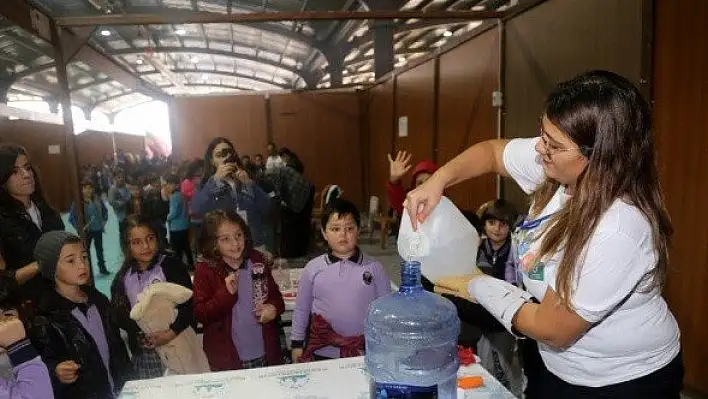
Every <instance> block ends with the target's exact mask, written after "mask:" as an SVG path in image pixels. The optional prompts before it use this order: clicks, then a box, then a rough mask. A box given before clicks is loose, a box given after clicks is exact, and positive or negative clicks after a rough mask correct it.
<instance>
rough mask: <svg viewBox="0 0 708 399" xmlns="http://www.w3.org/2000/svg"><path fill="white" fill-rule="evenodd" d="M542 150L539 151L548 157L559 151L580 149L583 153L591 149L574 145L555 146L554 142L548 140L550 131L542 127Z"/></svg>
mask: <svg viewBox="0 0 708 399" xmlns="http://www.w3.org/2000/svg"><path fill="white" fill-rule="evenodd" d="M539 149H541V150H542V151H539V153H541V155H546V156H548V157H552V156H554V155H556V154H558V153H561V152H566V151H580V152H581V153H582V152H583V151H590V148H589V147H573V148H562V147H558V146H555V145H553V144H550V143H549V140H548V133H546V131H544V130H543V128H541V147H540V148H539Z"/></svg>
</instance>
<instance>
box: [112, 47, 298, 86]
mask: <svg viewBox="0 0 708 399" xmlns="http://www.w3.org/2000/svg"><path fill="white" fill-rule="evenodd" d="M146 50H147V49H146V48H144V47H139V48H126V49H120V50H113V51H109V52H107V53H106V54H108V55H131V54H139V53H143V52H145V51H146ZM151 51H153V52H155V53H183V54H208V55H218V56H221V57H229V58H236V59H241V60H247V61H251V62H256V63H259V64H263V65H268V66H272V67H274V68H278V69H281V70H284V71H288V72H290V73H292V74H294V75H295V76H300V77H302V78H303V79H305V81H306V82H307V77H308V72H307V71H302V70H298V69H297V68H293V67H289V66H287V65H283V64H281V63H278V62H275V61H271V60H267V59H264V58H260V57H256V56H253V55H248V54H238V53H233V52H231V51H224V50H216V49H207V48H201V47H157V48H154V49H151Z"/></svg>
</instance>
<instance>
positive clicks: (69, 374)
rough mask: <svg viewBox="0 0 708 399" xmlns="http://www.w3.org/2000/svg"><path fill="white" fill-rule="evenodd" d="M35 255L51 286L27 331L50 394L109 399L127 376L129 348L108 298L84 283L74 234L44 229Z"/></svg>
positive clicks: (82, 254) (85, 268)
mask: <svg viewBox="0 0 708 399" xmlns="http://www.w3.org/2000/svg"><path fill="white" fill-rule="evenodd" d="M34 257H35V259H36V260H37V264H38V265H39V269H40V272H41V273H42V277H44V278H45V279H47V280H48V282H49V283H50V284H51V285H52V286H53V287H54V290H53V291H49V292H48V293H47V294H46V295H45V296H44V297H42V300H41V301H40V303H39V306H38V307H37V316H36V317H35V318H34V320H33V322H32V327H31V330H30V331H31V332H30V338H31V340H32V343H33V344H34V345H35V347H36V348H37V350H38V351H39V353H40V355H41V356H42V360H43V361H44V363H45V364H46V365H47V368H48V369H49V374H50V376H51V378H52V386H53V389H54V397H55V398H57V399H62V398H66V399H82V398H106V399H110V398H114V397H115V395H116V393H117V392H120V389H121V388H122V387H123V383H124V382H125V381H126V380H127V379H129V378H130V377H131V372H130V363H129V361H128V352H127V350H126V347H125V343H124V342H123V340H122V339H121V337H120V333H119V331H118V325H117V323H116V319H115V315H114V312H113V310H112V309H111V307H110V304H109V302H108V298H106V297H105V296H104V295H103V294H101V293H100V292H98V290H96V288H94V287H93V286H91V285H88V284H89V283H90V278H91V277H90V272H91V267H90V265H89V263H88V259H87V257H86V251H85V249H84V247H83V245H81V241H80V239H79V237H77V236H75V235H73V234H70V233H67V232H64V231H52V232H49V233H45V234H44V235H43V236H42V237H41V238H40V239H39V241H38V242H37V246H36V247H35V250H34Z"/></svg>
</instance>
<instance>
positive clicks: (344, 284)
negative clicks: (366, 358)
mask: <svg viewBox="0 0 708 399" xmlns="http://www.w3.org/2000/svg"><path fill="white" fill-rule="evenodd" d="M360 223H361V218H360V215H359V211H358V210H357V208H356V206H355V205H354V204H352V203H351V202H349V201H347V200H343V199H337V200H335V201H334V203H333V204H332V206H331V207H329V208H327V209H326V211H325V212H324V213H323V214H322V226H323V228H322V235H323V236H324V238H325V240H327V243H328V244H329V251H328V252H327V253H326V254H324V255H321V256H318V257H317V258H315V259H313V260H311V261H310V262H309V263H308V264H307V265H306V266H305V269H304V270H303V272H302V275H301V277H300V285H299V289H298V294H297V302H296V304H295V312H294V313H293V327H292V334H291V338H292V339H291V342H292V347H293V350H292V357H293V361H294V362H301V361H303V362H304V361H310V360H313V359H314V360H324V359H332V358H340V357H353V356H360V355H361V354H363V352H364V336H363V334H364V319H365V318H366V312H367V310H368V309H369V304H370V303H371V302H373V301H374V300H375V299H377V298H380V297H382V296H384V295H387V294H389V293H390V292H391V281H390V280H389V277H388V276H387V275H386V272H385V271H384V268H383V266H381V264H380V263H379V262H377V261H375V260H373V259H371V258H369V257H368V256H367V255H365V254H364V253H362V252H361V250H360V249H359V247H358V245H357V242H358V236H359V226H360ZM306 338H307V340H306Z"/></svg>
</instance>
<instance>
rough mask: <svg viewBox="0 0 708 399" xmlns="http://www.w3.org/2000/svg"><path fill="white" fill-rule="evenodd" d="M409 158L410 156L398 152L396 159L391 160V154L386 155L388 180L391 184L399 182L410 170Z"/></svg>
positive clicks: (404, 152)
mask: <svg viewBox="0 0 708 399" xmlns="http://www.w3.org/2000/svg"><path fill="white" fill-rule="evenodd" d="M411 157H412V155H411V154H409V153H407V152H406V151H398V154H396V159H393V158H391V154H388V167H389V172H388V179H389V181H390V182H391V183H396V182H398V181H399V180H401V178H402V177H403V175H405V174H406V172H408V171H409V170H410V169H411Z"/></svg>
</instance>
